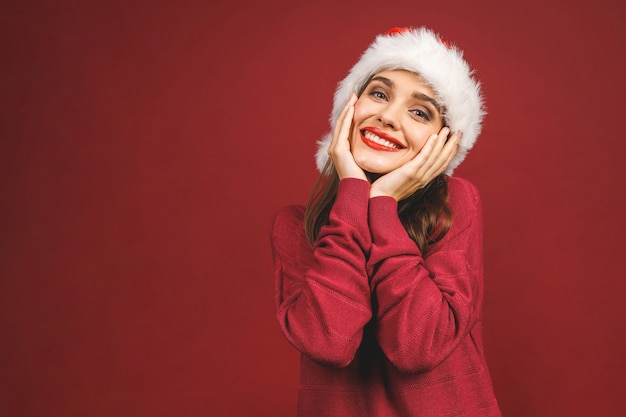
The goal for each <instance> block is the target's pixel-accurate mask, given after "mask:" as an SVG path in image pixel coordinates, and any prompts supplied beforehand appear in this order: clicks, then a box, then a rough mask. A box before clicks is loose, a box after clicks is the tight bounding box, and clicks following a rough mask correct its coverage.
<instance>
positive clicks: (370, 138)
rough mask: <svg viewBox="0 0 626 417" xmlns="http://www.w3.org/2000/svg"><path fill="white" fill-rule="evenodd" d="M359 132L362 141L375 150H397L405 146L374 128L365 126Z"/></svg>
mask: <svg viewBox="0 0 626 417" xmlns="http://www.w3.org/2000/svg"><path fill="white" fill-rule="evenodd" d="M360 133H361V135H360V136H361V140H362V141H363V143H365V144H366V145H367V146H369V147H370V148H372V149H375V150H377V151H387V152H397V151H399V150H402V149H404V148H405V146H404V145H402V144H401V143H400V142H398V140H397V139H395V138H393V137H391V136H389V135H387V134H386V133H384V132H382V131H380V130H378V129H376V128H372V127H366V128H365V129H362V130H361V131H360Z"/></svg>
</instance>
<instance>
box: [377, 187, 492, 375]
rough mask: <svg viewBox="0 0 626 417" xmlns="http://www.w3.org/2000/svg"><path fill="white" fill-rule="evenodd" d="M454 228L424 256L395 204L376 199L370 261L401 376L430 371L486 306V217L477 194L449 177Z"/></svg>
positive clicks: (383, 335) (381, 325) (388, 348)
mask: <svg viewBox="0 0 626 417" xmlns="http://www.w3.org/2000/svg"><path fill="white" fill-rule="evenodd" d="M448 181H449V193H450V207H451V209H452V216H453V219H452V221H453V223H452V226H451V228H450V230H449V231H448V233H447V234H446V235H445V237H444V238H443V239H442V240H440V241H439V242H437V243H436V244H435V245H433V246H432V247H431V249H430V251H429V252H428V255H427V256H426V257H424V256H423V255H422V253H421V252H420V250H419V249H418V247H417V245H416V244H415V242H413V240H412V239H411V238H410V237H409V236H408V234H407V232H406V230H405V229H404V227H403V226H402V223H401V222H400V220H399V218H398V215H397V204H396V201H395V200H394V199H392V198H389V197H375V198H372V199H371V201H370V209H369V222H370V228H371V233H372V249H371V256H370V259H369V263H368V268H369V269H370V270H371V274H372V280H371V286H372V291H373V292H375V294H376V300H377V303H378V306H377V311H376V313H375V314H376V318H377V330H376V332H377V333H376V336H377V339H378V343H379V344H380V346H381V348H382V350H383V351H384V352H385V355H386V356H387V358H388V359H389V360H390V361H391V362H392V363H393V364H394V365H395V366H396V367H397V368H398V369H400V370H401V371H404V372H420V371H425V370H429V369H432V368H434V367H436V366H437V365H438V364H440V363H441V362H442V361H443V360H444V359H445V358H447V357H448V356H449V355H450V354H451V353H452V352H453V351H454V349H455V348H456V347H457V346H458V345H459V342H460V341H461V340H462V339H463V338H464V337H466V336H467V334H468V333H469V331H470V330H471V329H472V327H473V325H474V324H475V323H476V321H477V320H478V318H479V311H480V308H481V304H482V213H481V205H480V199H479V196H478V193H477V191H476V189H475V188H474V186H473V185H471V184H470V183H469V182H467V181H465V180H460V179H458V178H449V180H448Z"/></svg>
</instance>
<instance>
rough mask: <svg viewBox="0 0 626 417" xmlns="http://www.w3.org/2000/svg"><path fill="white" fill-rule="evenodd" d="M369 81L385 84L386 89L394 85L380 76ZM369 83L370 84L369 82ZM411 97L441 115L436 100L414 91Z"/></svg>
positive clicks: (441, 111) (440, 107)
mask: <svg viewBox="0 0 626 417" xmlns="http://www.w3.org/2000/svg"><path fill="white" fill-rule="evenodd" d="M371 81H380V82H381V83H383V84H385V85H386V86H387V87H389V88H393V87H394V84H393V81H391V80H390V79H389V78H387V77H382V76H380V75H378V76H376V77H373V78H372V79H371ZM371 81H370V82H371ZM411 96H412V97H413V98H414V99H416V100H421V101H426V102H428V103H430V104H432V105H433V106H435V109H437V111H438V112H439V113H440V114H442V113H443V106H442V105H441V104H439V103H438V102H437V100H435V99H434V98H432V97H431V96H429V95H428V94H424V93H420V92H419V91H415V92H414V93H413V94H411Z"/></svg>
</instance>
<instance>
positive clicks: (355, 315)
mask: <svg viewBox="0 0 626 417" xmlns="http://www.w3.org/2000/svg"><path fill="white" fill-rule="evenodd" d="M368 200H369V183H368V182H367V181H364V180H359V179H354V178H348V179H344V180H342V181H341V182H340V183H339V192H338V194H337V199H336V201H335V204H334V206H333V208H332V210H331V213H330V216H329V221H330V224H328V225H327V226H324V227H322V229H321V230H320V234H319V237H318V239H317V241H316V242H315V245H314V247H313V248H311V246H310V245H309V243H308V242H307V240H306V237H305V235H304V227H303V223H302V218H303V210H302V208H295V207H291V208H288V209H286V210H283V211H281V212H279V213H278V214H277V216H276V217H275V219H274V222H273V224H272V231H271V239H272V249H273V254H274V268H275V283H276V285H275V290H276V310H277V318H278V321H279V323H280V326H281V328H282V331H283V333H284V334H285V336H286V337H287V339H288V340H289V342H290V343H291V344H292V345H293V346H294V347H296V349H298V350H299V351H301V352H302V353H304V354H306V355H308V356H309V357H311V358H312V359H314V360H317V361H319V362H323V363H328V364H332V365H335V366H346V365H348V364H349V363H350V362H351V361H352V359H353V358H354V355H355V353H356V350H357V349H358V347H359V344H360V342H361V337H362V335H363V327H364V326H365V324H366V323H367V322H368V321H369V320H370V318H371V316H372V313H371V307H370V289H369V285H368V278H367V274H366V270H365V263H366V256H367V255H366V254H367V253H368V252H369V250H370V246H371V238H370V232H369V228H368V224H367V210H368Z"/></svg>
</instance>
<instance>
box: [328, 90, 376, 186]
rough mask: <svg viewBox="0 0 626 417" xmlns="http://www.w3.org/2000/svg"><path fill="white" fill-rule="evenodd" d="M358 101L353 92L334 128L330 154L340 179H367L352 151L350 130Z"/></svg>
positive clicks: (329, 148) (329, 147)
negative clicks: (355, 104)
mask: <svg viewBox="0 0 626 417" xmlns="http://www.w3.org/2000/svg"><path fill="white" fill-rule="evenodd" d="M356 101H357V97H356V95H355V94H352V96H351V97H350V100H349V101H348V104H346V107H344V108H343V110H342V111H341V114H340V115H339V118H338V119H337V123H335V127H334V128H333V137H332V140H331V142H330V145H329V146H328V156H329V157H330V159H331V160H332V161H333V165H334V166H335V169H336V170H337V175H339V179H344V178H359V179H363V180H366V181H367V177H366V176H365V172H364V171H363V170H362V169H361V168H360V167H359V166H358V165H357V163H356V162H355V161H354V157H353V156H352V152H351V151H350V130H351V127H352V118H353V117H354V103H356Z"/></svg>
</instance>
